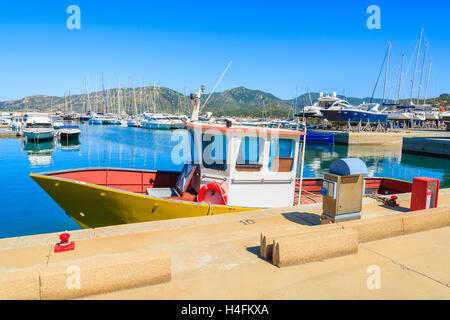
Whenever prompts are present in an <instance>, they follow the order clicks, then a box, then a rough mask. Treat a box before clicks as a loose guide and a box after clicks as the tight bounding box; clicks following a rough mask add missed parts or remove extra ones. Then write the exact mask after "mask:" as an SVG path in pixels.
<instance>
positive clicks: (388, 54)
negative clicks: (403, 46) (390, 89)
mask: <svg viewBox="0 0 450 320" xmlns="http://www.w3.org/2000/svg"><path fill="white" fill-rule="evenodd" d="M390 55H391V42H390V41H389V45H388V52H387V60H386V73H385V75H384V88H383V103H385V97H386V84H387V79H388V73H389V58H390Z"/></svg>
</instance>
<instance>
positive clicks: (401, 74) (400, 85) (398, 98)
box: [397, 53, 405, 103]
mask: <svg viewBox="0 0 450 320" xmlns="http://www.w3.org/2000/svg"><path fill="white" fill-rule="evenodd" d="M404 62H405V54H404V53H403V54H402V64H401V66H400V80H399V81H398V92H397V103H399V102H400V91H401V87H402V77H403V64H404Z"/></svg>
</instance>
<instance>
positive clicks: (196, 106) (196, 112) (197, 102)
mask: <svg viewBox="0 0 450 320" xmlns="http://www.w3.org/2000/svg"><path fill="white" fill-rule="evenodd" d="M204 92H205V86H201V88H200V89H198V91H197V92H196V93H194V94H191V100H192V102H193V104H194V106H193V109H192V116H191V122H195V121H198V116H199V114H200V104H201V98H202V93H204Z"/></svg>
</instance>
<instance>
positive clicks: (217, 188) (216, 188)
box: [197, 182, 228, 206]
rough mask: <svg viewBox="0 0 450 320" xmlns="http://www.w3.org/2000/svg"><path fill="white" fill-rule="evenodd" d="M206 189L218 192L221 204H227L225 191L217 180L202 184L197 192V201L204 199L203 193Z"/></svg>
mask: <svg viewBox="0 0 450 320" xmlns="http://www.w3.org/2000/svg"><path fill="white" fill-rule="evenodd" d="M208 190H213V191H215V192H217V193H218V194H220V197H221V198H222V202H221V205H224V206H225V205H227V203H228V196H227V192H226V191H225V189H224V188H222V186H221V185H220V184H218V183H217V182H212V183H210V184H208V185H206V186H203V187H202V188H201V189H200V192H199V193H198V198H197V199H198V202H204V200H205V194H206V192H207V191H208Z"/></svg>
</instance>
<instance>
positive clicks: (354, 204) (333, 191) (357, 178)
mask: <svg viewBox="0 0 450 320" xmlns="http://www.w3.org/2000/svg"><path fill="white" fill-rule="evenodd" d="M366 174H367V167H366V165H365V163H364V162H363V161H362V160H360V159H339V160H336V161H334V162H333V163H332V164H331V166H330V173H327V174H325V177H324V180H323V186H322V195H323V214H322V218H321V221H322V224H329V223H336V222H342V221H349V220H359V219H361V210H362V200H363V196H364V193H365V175H366Z"/></svg>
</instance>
